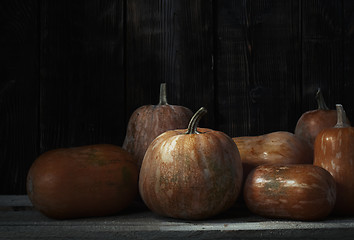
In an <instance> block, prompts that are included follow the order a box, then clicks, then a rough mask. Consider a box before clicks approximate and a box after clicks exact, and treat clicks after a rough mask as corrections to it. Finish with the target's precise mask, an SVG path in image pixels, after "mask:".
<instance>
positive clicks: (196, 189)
mask: <svg viewBox="0 0 354 240" xmlns="http://www.w3.org/2000/svg"><path fill="white" fill-rule="evenodd" d="M205 112H206V110H205V109H203V108H201V109H200V110H199V111H198V112H197V113H196V114H195V115H194V117H193V118H192V120H191V122H190V124H189V127H188V129H184V130H171V131H167V132H165V133H163V134H161V135H160V136H158V137H157V138H156V139H155V140H154V141H153V142H152V143H151V144H150V146H149V148H148V150H147V152H146V154H145V157H144V161H143V164H142V167H141V170H140V178H139V190H140V195H141V197H142V199H143V200H144V202H145V204H146V205H147V206H148V207H149V208H150V209H151V210H152V211H154V212H156V213H158V214H160V215H163V216H169V217H174V218H181V219H204V218H209V217H212V216H214V215H216V214H218V213H220V212H222V211H225V210H226V209H228V208H229V207H231V206H232V205H233V204H234V203H235V201H236V199H237V197H238V195H239V192H240V188H241V183H242V165H241V159H240V155H239V152H238V150H237V147H236V145H235V143H234V142H233V141H232V139H231V138H230V137H228V136H227V135H226V134H224V133H222V132H219V131H214V130H211V129H206V128H198V129H197V124H198V122H199V119H200V117H201V116H202V115H203V114H204V113H205Z"/></svg>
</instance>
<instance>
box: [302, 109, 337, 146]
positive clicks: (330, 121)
mask: <svg viewBox="0 0 354 240" xmlns="http://www.w3.org/2000/svg"><path fill="white" fill-rule="evenodd" d="M336 123H337V112H336V110H319V109H318V110H312V111H308V112H305V113H304V114H303V115H302V116H301V117H300V118H299V120H298V122H297V124H296V127H295V135H296V136H298V137H300V138H302V139H303V140H304V141H306V142H307V143H308V144H309V146H310V147H311V148H312V149H313V145H314V143H315V139H316V136H317V135H318V134H319V133H320V132H321V131H322V130H323V129H326V128H331V127H334V125H336Z"/></svg>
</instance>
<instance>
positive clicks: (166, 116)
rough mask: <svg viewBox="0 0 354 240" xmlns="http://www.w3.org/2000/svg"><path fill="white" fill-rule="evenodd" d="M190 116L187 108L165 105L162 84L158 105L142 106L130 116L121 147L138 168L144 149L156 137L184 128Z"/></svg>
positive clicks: (164, 93) (164, 91) (162, 85)
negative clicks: (129, 154)
mask: <svg viewBox="0 0 354 240" xmlns="http://www.w3.org/2000/svg"><path fill="white" fill-rule="evenodd" d="M192 116H193V112H192V111H191V110H189V109H188V108H186V107H183V106H178V105H170V104H168V103H167V97H166V84H165V83H162V84H161V86H160V101H159V103H158V104H157V105H145V106H142V107H140V108H138V109H136V110H135V111H134V112H133V114H132V115H131V117H130V119H129V122H128V126H127V132H126V136H125V139H124V142H123V146H122V147H123V149H125V150H127V151H128V152H130V153H131V154H132V155H133V157H134V159H135V160H136V162H137V164H138V166H139V167H140V166H141V162H142V161H143V158H144V155H145V152H146V149H147V148H148V146H149V145H150V143H151V142H152V141H153V140H154V139H155V138H156V137H157V136H158V135H160V134H161V133H164V132H166V131H168V130H173V129H183V128H186V127H187V126H188V122H189V120H190V118H191V117H192Z"/></svg>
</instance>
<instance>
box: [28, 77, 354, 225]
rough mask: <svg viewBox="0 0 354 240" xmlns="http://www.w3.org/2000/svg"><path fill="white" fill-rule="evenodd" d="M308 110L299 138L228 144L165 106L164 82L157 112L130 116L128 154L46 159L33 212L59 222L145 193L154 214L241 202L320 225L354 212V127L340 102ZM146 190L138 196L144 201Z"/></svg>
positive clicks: (120, 205)
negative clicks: (333, 216) (328, 218)
mask: <svg viewBox="0 0 354 240" xmlns="http://www.w3.org/2000/svg"><path fill="white" fill-rule="evenodd" d="M316 98H317V101H318V105H319V108H318V109H317V110H313V111H308V112H306V113H304V114H303V115H302V116H301V118H300V119H299V120H298V123H297V125H296V128H295V133H290V132H285V131H278V132H272V133H269V134H265V135H261V136H253V137H251V136H247V137H235V138H233V139H232V138H230V137H229V136H227V135H226V134H225V133H223V132H220V131H214V130H211V129H206V128H199V127H198V124H199V121H200V119H201V118H202V116H203V115H204V114H205V113H206V112H207V111H206V109H205V108H201V109H199V110H198V111H197V112H196V113H195V114H194V115H193V113H192V112H191V111H190V110H189V109H187V108H185V107H182V106H176V105H169V104H168V103H167V100H166V87H165V84H161V89H160V102H159V104H158V105H146V106H142V107H140V108H138V109H137V110H136V111H135V112H134V113H133V114H132V116H131V118H130V120H129V123H128V127H127V133H126V138H125V140H124V144H123V146H122V147H119V146H115V145H110V144H99V145H89V146H81V147H73V148H62V149H55V150H51V151H48V152H46V153H44V154H42V155H40V156H39V157H38V158H37V159H36V160H35V161H34V163H33V164H32V166H31V168H30V170H29V173H28V177H27V193H28V196H29V198H30V200H31V201H32V203H33V205H34V207H35V208H36V209H38V210H39V211H41V212H42V213H43V214H45V215H46V216H49V217H52V218H57V219H68V218H81V217H91V216H106V215H112V214H116V213H118V212H120V211H121V210H123V209H125V208H127V207H128V206H129V205H130V204H131V203H132V202H133V201H134V200H136V199H137V196H138V195H140V196H141V199H142V200H143V202H144V203H145V204H146V206H147V207H148V208H149V209H150V210H152V211H153V212H155V213H157V214H160V215H163V216H168V217H173V218H180V219H206V218H211V217H213V216H215V215H217V214H219V213H221V212H224V211H226V210H228V209H229V208H231V207H232V206H233V205H234V204H235V203H236V202H238V201H237V199H238V198H241V199H242V198H243V199H244V202H245V203H246V206H247V207H248V208H249V209H250V210H251V211H252V212H254V213H256V214H258V215H261V216H264V217H272V218H285V219H296V220H318V219H323V218H324V217H326V216H328V215H329V214H330V213H332V212H334V213H336V214H353V213H354V204H353V202H354V174H353V172H354V164H353V163H354V162H353V161H354V128H352V127H350V125H349V124H350V123H349V121H348V119H347V118H346V115H345V111H344V110H343V107H342V106H341V105H339V104H338V105H336V107H337V110H330V109H328V107H327V106H326V104H325V103H324V100H323V97H322V94H321V92H320V91H319V92H318V93H317V95H316ZM139 193H140V194H139Z"/></svg>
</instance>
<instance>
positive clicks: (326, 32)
mask: <svg viewBox="0 0 354 240" xmlns="http://www.w3.org/2000/svg"><path fill="white" fill-rule="evenodd" d="M342 19H343V1H328V0H320V1H318V0H310V1H302V28H303V33H302V89H303V91H302V108H303V109H302V111H303V112H305V111H308V110H312V109H316V108H317V103H316V101H315V94H316V91H317V89H318V88H321V91H322V92H323V95H324V98H325V100H326V103H327V106H328V107H329V108H331V109H335V104H336V103H340V102H342V99H343V98H342V96H344V95H343V94H341V93H340V92H341V89H342V88H343V60H344V59H343V38H342V36H343V20H342ZM343 105H344V106H345V104H344V103H343ZM299 117H300V116H299ZM348 117H349V116H348Z"/></svg>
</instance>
